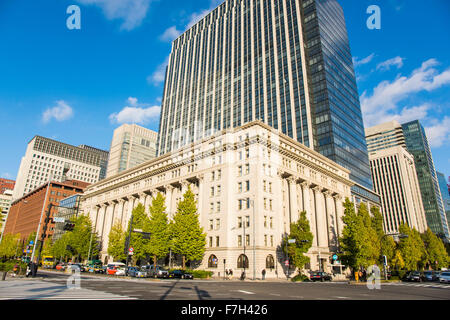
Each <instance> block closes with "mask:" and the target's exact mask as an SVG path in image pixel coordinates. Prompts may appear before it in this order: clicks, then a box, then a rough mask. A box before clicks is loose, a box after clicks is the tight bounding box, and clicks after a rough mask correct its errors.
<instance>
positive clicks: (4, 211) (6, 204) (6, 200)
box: [0, 189, 13, 234]
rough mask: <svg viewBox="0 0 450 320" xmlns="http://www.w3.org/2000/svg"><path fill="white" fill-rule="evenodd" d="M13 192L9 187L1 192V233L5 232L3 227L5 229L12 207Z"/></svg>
mask: <svg viewBox="0 0 450 320" xmlns="http://www.w3.org/2000/svg"><path fill="white" fill-rule="evenodd" d="M12 194H13V191H12V190H9V189H6V190H5V191H4V192H2V193H0V234H3V229H5V224H6V219H7V218H8V213H9V208H10V207H11V201H12Z"/></svg>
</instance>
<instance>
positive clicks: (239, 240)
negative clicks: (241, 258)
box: [238, 235, 242, 247]
mask: <svg viewBox="0 0 450 320" xmlns="http://www.w3.org/2000/svg"><path fill="white" fill-rule="evenodd" d="M238 247H242V236H241V235H238Z"/></svg>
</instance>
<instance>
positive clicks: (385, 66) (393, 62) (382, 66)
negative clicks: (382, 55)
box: [377, 57, 403, 71]
mask: <svg viewBox="0 0 450 320" xmlns="http://www.w3.org/2000/svg"><path fill="white" fill-rule="evenodd" d="M391 67H397V69H400V68H401V67H403V58H402V57H395V58H392V59H389V60H386V61H383V62H381V63H379V64H378V65H377V70H381V71H386V70H390V69H391Z"/></svg>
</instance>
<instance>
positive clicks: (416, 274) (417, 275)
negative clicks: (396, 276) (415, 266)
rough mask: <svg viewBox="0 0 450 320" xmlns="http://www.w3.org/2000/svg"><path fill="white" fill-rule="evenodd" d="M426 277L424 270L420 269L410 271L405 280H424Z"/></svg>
mask: <svg viewBox="0 0 450 320" xmlns="http://www.w3.org/2000/svg"><path fill="white" fill-rule="evenodd" d="M423 279H424V275H423V273H422V272H420V271H411V272H409V273H408V274H407V275H406V277H405V280H406V281H417V282H422V281H423Z"/></svg>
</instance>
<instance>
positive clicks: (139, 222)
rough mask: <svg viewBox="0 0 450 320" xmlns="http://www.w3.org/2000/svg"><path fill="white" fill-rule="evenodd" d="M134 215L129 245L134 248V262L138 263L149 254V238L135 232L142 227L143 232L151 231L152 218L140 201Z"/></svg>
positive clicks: (128, 230)
mask: <svg viewBox="0 0 450 320" xmlns="http://www.w3.org/2000/svg"><path fill="white" fill-rule="evenodd" d="M132 216H133V226H132V230H131V236H130V245H129V247H132V248H133V256H132V259H133V263H134V264H137V263H138V262H139V261H141V260H143V259H146V258H147V256H148V254H149V247H148V245H149V240H148V239H144V238H143V237H142V234H140V233H136V232H133V230H135V229H141V230H142V231H143V232H150V219H149V217H148V215H147V214H146V213H145V207H144V206H143V205H142V204H141V203H139V204H138V205H137V206H136V207H135V208H134V209H133V211H132ZM130 223H131V219H130V221H129V222H128V228H127V230H126V232H127V233H126V235H127V236H128V235H129V232H130Z"/></svg>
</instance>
